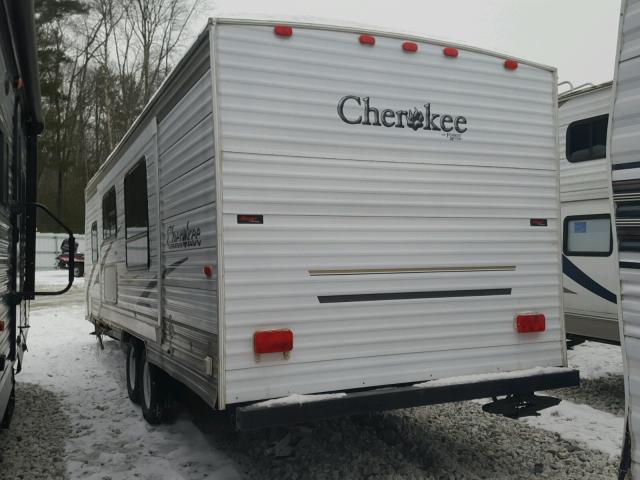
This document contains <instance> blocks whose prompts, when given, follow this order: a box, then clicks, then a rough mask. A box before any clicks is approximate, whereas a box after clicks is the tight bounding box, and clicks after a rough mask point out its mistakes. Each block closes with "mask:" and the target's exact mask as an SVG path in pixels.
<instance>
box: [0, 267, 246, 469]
mask: <svg viewBox="0 0 640 480" xmlns="http://www.w3.org/2000/svg"><path fill="white" fill-rule="evenodd" d="M57 273H58V274H64V273H66V271H64V270H61V271H58V272H57ZM41 278H42V277H41ZM45 278H47V279H49V278H53V279H54V280H55V278H56V277H55V276H45ZM84 308H85V307H84V292H83V289H82V288H81V287H80V286H74V287H73V288H72V290H71V292H70V293H68V294H66V295H65V296H62V297H39V298H37V299H36V300H35V301H34V302H32V310H31V328H30V330H29V338H28V345H29V351H28V352H27V353H26V354H25V356H24V370H23V371H22V373H20V374H19V375H18V376H17V377H16V380H17V381H18V382H23V383H34V384H38V385H41V386H42V387H44V388H45V389H47V390H50V391H53V392H55V393H57V394H59V395H60V398H61V401H62V408H63V409H64V412H65V414H66V415H67V416H68V417H69V419H70V422H71V425H72V428H73V433H72V435H71V437H70V438H69V439H68V440H67V444H66V462H67V473H68V477H69V478H72V479H77V478H83V479H90V480H102V479H105V478H108V479H110V480H128V479H132V478H141V479H154V480H179V479H189V480H192V479H193V480H203V479H205V478H206V479H210V478H215V479H216V480H230V479H233V480H236V479H240V478H242V476H241V474H240V473H239V472H238V470H237V467H236V465H235V463H234V462H233V461H232V460H231V459H230V458H229V457H228V456H227V455H226V454H225V453H223V452H221V451H220V450H219V449H217V448H216V447H215V445H213V444H211V443H210V440H209V439H208V438H207V437H206V435H205V434H203V433H202V432H201V431H200V430H199V429H198V428H197V427H196V426H195V425H194V424H193V422H192V421H190V420H189V419H178V420H177V421H176V422H175V423H174V424H172V425H160V426H151V425H149V424H147V423H146V421H145V420H144V419H143V417H142V413H141V410H140V407H139V406H137V405H134V404H133V403H132V402H131V401H130V400H129V398H128V396H127V390H126V383H125V379H124V376H125V370H124V355H123V353H122V351H121V349H120V346H119V344H118V342H116V341H114V340H111V339H107V338H105V339H104V346H105V348H104V350H101V349H100V348H99V346H98V344H97V342H96V339H95V337H93V336H91V335H90V332H91V331H92V330H93V325H91V324H90V323H89V322H87V321H86V320H85V319H84ZM0 476H1V474H0Z"/></svg>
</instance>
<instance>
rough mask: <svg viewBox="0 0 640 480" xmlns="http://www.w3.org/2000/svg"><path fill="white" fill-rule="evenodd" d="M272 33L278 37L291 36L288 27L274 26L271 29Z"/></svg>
mask: <svg viewBox="0 0 640 480" xmlns="http://www.w3.org/2000/svg"><path fill="white" fill-rule="evenodd" d="M273 33H275V34H276V35H278V36H279V37H290V36H291V35H293V28H291V27H290V26H289V25H276V26H275V27H273Z"/></svg>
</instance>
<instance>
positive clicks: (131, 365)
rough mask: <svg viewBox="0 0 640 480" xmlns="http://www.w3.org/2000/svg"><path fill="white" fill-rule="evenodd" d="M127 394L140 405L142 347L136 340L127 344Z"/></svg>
mask: <svg viewBox="0 0 640 480" xmlns="http://www.w3.org/2000/svg"><path fill="white" fill-rule="evenodd" d="M126 354H127V360H126V371H127V393H128V394H129V398H130V399H131V401H132V402H133V403H140V390H141V388H142V387H141V385H142V359H141V356H142V347H141V346H140V343H138V342H137V341H136V340H134V339H131V340H129V341H128V342H127V351H126Z"/></svg>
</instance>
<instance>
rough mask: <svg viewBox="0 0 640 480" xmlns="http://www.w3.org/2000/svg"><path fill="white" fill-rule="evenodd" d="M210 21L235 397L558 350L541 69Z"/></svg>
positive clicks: (345, 384)
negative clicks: (276, 336)
mask: <svg viewBox="0 0 640 480" xmlns="http://www.w3.org/2000/svg"><path fill="white" fill-rule="evenodd" d="M216 29H217V30H216V41H217V47H216V48H217V51H218V56H217V63H216V70H217V72H218V73H217V80H218V92H219V106H220V107H219V108H220V123H221V130H220V135H221V146H220V148H221V149H222V159H221V163H222V172H223V176H222V183H223V192H222V197H223V205H222V211H223V225H224V232H223V238H224V262H225V263H224V282H225V283H224V288H225V299H224V300H225V302H224V304H225V315H224V318H225V332H226V333H225V339H224V341H225V347H226V352H225V362H226V369H225V371H226V392H225V393H226V400H227V402H228V403H237V402H243V401H252V400H259V399H264V398H273V397H278V396H284V395H288V394H291V393H314V392H326V391H340V390H347V389H357V388H366V387H372V386H377V385H389V384H399V383H408V382H416V381H423V380H429V379H434V378H441V377H448V376H455V375H463V374H471V373H486V372H497V371H503V370H515V369H525V368H530V367H534V366H560V365H564V364H565V352H564V332H563V325H562V320H561V298H560V292H561V284H560V282H561V279H560V276H561V272H560V266H559V262H558V260H559V253H560V231H559V220H560V218H559V217H560V212H559V191H558V159H557V154H556V152H557V144H556V138H557V132H556V126H555V113H556V108H557V105H556V101H555V85H556V78H555V74H554V72H553V71H552V70H545V69H542V68H538V67H534V66H531V65H527V64H524V63H522V64H520V66H519V68H518V69H517V71H509V70H507V69H505V68H504V66H503V62H504V59H499V58H497V57H495V56H493V55H487V54H483V53H479V52H474V51H466V50H464V49H463V50H461V53H460V56H459V58H457V59H452V58H448V57H445V56H444V55H443V54H442V46H440V45H435V44H431V43H429V42H426V41H425V42H418V52H416V53H415V54H412V53H407V52H405V51H403V49H402V39H400V38H394V37H392V36H384V35H379V36H377V37H376V44H375V46H373V47H371V46H366V45H362V44H360V43H359V42H358V33H356V32H349V31H332V30H328V29H327V30H323V29H313V28H307V27H304V26H295V25H294V33H293V35H292V36H291V37H288V38H284V37H278V36H276V35H274V33H273V26H271V25H242V24H227V23H219V24H218V25H217V27H216ZM373 109H375V111H374V110H373ZM385 112H386V113H385ZM434 115H437V116H436V117H434ZM456 118H458V119H461V118H464V121H461V120H460V121H459V122H460V123H459V124H458V127H459V129H458V130H457V131H454V128H453V125H454V123H455V120H454V119H456ZM439 119H440V120H439ZM442 120H445V124H444V125H442V124H438V122H439V121H442ZM434 121H435V122H436V123H435V124H434V123H433V122H434ZM383 122H384V123H386V125H387V126H384V125H383ZM442 126H444V127H445V128H444V129H443V128H441V127H442ZM449 127H451V128H449ZM445 130H448V131H445ZM521 311H540V312H542V313H544V315H545V316H546V321H547V323H546V331H545V332H542V333H539V334H533V335H521V334H518V333H516V331H515V328H514V319H515V315H516V314H517V313H518V312H521ZM283 328H287V329H290V330H292V331H293V334H294V348H293V350H292V351H291V353H290V355H282V354H265V355H255V354H254V348H253V344H252V341H253V335H254V332H256V331H261V330H273V329H283Z"/></svg>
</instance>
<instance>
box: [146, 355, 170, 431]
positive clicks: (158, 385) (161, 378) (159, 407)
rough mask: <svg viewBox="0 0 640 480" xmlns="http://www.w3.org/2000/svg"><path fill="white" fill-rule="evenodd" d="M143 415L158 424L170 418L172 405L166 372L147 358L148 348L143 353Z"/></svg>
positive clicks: (148, 420)
mask: <svg viewBox="0 0 640 480" xmlns="http://www.w3.org/2000/svg"><path fill="white" fill-rule="evenodd" d="M141 379H142V382H141V384H142V385H141V390H142V392H141V395H140V396H141V402H140V403H141V405H142V416H143V417H144V419H145V420H146V421H147V422H149V423H150V424H151V425H158V424H160V423H163V422H165V421H167V420H168V419H169V417H170V416H171V407H170V399H169V393H168V389H167V383H168V382H167V379H166V377H165V374H164V372H163V371H162V370H161V369H159V368H158V367H156V366H155V365H153V364H152V363H150V362H149V361H148V360H147V354H146V350H143V353H142V376H141Z"/></svg>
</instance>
